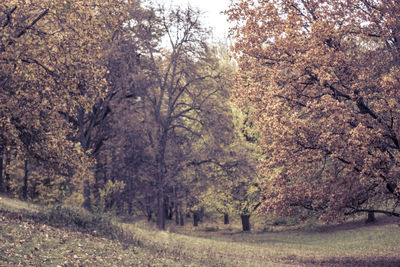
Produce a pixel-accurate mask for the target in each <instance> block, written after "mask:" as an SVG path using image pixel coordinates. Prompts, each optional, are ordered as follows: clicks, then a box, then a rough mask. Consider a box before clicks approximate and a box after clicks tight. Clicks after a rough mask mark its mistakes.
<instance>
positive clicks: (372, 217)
mask: <svg viewBox="0 0 400 267" xmlns="http://www.w3.org/2000/svg"><path fill="white" fill-rule="evenodd" d="M375 221H376V218H375V213H374V212H373V211H368V217H367V220H366V221H365V222H366V223H373V222H375Z"/></svg>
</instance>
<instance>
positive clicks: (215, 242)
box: [0, 196, 400, 267]
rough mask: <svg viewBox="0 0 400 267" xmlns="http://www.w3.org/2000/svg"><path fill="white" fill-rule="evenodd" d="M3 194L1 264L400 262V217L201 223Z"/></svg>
mask: <svg viewBox="0 0 400 267" xmlns="http://www.w3.org/2000/svg"><path fill="white" fill-rule="evenodd" d="M75 211H76V209H75V210H73V209H72V208H66V207H63V208H55V207H53V208H49V207H41V206H36V205H33V204H29V203H26V202H21V201H18V200H14V199H9V198H6V197H2V196H0V266H55V267H58V266H400V253H399V252H400V227H399V226H398V220H395V219H393V218H389V217H378V221H377V222H376V223H373V224H365V223H364V222H363V221H362V220H355V221H353V222H348V223H344V224H340V225H331V226H324V225H321V226H318V225H316V226H312V227H309V226H308V227H293V226H275V225H270V226H268V227H265V226H264V227H263V228H262V229H261V228H260V229H257V228H255V229H254V230H253V231H252V232H251V233H243V232H241V231H240V228H239V226H240V225H239V224H238V223H237V222H235V221H234V222H233V223H232V224H231V225H227V226H221V225H218V226H217V225H216V223H215V222H209V223H203V224H201V225H200V226H199V227H196V228H194V227H193V226H191V225H189V224H188V223H187V225H186V226H185V227H177V226H175V225H174V223H172V222H170V223H169V224H168V230H167V231H162V232H161V231H157V230H156V229H155V228H154V226H153V225H150V224H148V223H147V222H145V221H144V220H142V219H140V220H135V221H129V222H128V221H125V222H124V223H122V222H116V221H114V220H111V219H110V218H108V217H101V216H100V217H99V216H92V215H88V214H86V213H85V212H78V213H76V212H75Z"/></svg>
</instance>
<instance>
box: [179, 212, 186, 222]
mask: <svg viewBox="0 0 400 267" xmlns="http://www.w3.org/2000/svg"><path fill="white" fill-rule="evenodd" d="M179 225H180V226H184V225H185V216H183V212H182V211H181V210H180V211H179Z"/></svg>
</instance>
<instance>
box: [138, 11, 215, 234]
mask: <svg viewBox="0 0 400 267" xmlns="http://www.w3.org/2000/svg"><path fill="white" fill-rule="evenodd" d="M156 15H157V17H156V18H149V19H151V20H149V22H148V23H146V24H143V26H142V28H143V29H144V30H145V31H147V32H148V34H153V33H154V31H155V32H162V33H163V34H164V39H163V40H164V41H163V44H164V47H157V49H155V47H154V46H152V45H151V44H150V43H149V45H147V46H145V47H144V48H143V49H142V54H143V55H144V56H145V58H148V59H149V60H148V62H147V63H146V64H147V68H146V70H147V73H146V75H147V77H148V80H149V81H151V83H149V84H148V86H147V90H146V94H144V95H143V97H142V98H141V100H140V101H141V103H142V106H143V110H142V112H144V115H143V117H144V118H145V119H144V121H143V123H144V125H145V127H146V130H145V132H146V135H147V137H148V140H149V142H150V148H151V150H152V152H151V154H152V155H154V165H153V166H154V170H155V173H154V174H153V175H152V179H153V183H152V184H153V185H154V189H155V193H156V199H157V226H158V228H159V229H165V219H166V216H165V207H166V200H167V198H168V197H169V196H170V194H171V193H172V192H173V191H174V185H177V184H180V183H179V182H178V183H176V181H177V178H178V177H179V174H180V173H181V172H182V171H184V170H185V168H186V167H187V166H188V165H190V164H191V162H193V157H194V154H193V149H192V148H193V147H192V144H193V143H194V140H196V139H199V138H201V136H202V132H201V131H202V129H204V128H203V124H204V122H203V120H202V119H203V117H202V114H204V112H207V110H209V109H210V108H212V106H213V103H216V102H217V101H216V97H215V94H216V93H217V92H218V91H220V90H221V88H222V85H223V83H222V82H219V81H220V80H221V78H222V77H221V75H220V72H219V70H218V61H217V60H216V59H215V57H213V56H212V53H211V51H210V49H208V46H207V44H206V31H205V30H204V29H203V28H202V27H201V25H200V22H199V12H198V11H195V10H193V9H191V8H190V7H188V8H187V9H180V8H176V9H171V10H165V9H164V8H163V7H161V8H160V9H159V10H156Z"/></svg>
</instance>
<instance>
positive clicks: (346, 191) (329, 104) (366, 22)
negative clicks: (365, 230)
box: [227, 0, 400, 220]
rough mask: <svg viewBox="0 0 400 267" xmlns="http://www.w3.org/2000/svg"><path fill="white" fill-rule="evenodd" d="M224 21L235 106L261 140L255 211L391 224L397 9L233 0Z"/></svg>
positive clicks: (395, 177)
mask: <svg viewBox="0 0 400 267" xmlns="http://www.w3.org/2000/svg"><path fill="white" fill-rule="evenodd" d="M227 13H228V15H229V17H230V20H231V21H232V22H234V23H235V24H236V26H235V27H233V28H232V31H231V33H232V36H233V37H234V40H235V42H234V45H233V51H234V52H235V55H236V58H237V61H238V63H239V68H240V71H239V73H238V75H237V80H236V88H235V93H234V99H235V101H236V103H237V104H239V105H240V106H242V107H246V106H251V107H253V108H254V109H255V110H256V115H255V116H254V120H255V122H256V124H257V126H258V127H259V128H260V131H261V132H262V135H263V139H262V143H261V145H262V148H263V150H264V152H265V156H266V160H265V161H264V162H263V163H262V164H261V166H260V170H261V172H262V174H263V175H264V176H265V179H264V183H263V203H262V205H261V210H263V211H268V210H273V211H275V212H276V213H280V214H282V213H293V212H296V211H297V210H298V209H299V208H306V209H309V210H312V211H315V212H317V214H318V215H319V216H320V217H321V218H323V219H325V220H331V219H340V218H343V216H344V215H346V214H352V213H355V212H360V211H367V210H374V211H380V212H383V213H387V214H391V215H396V216H398V215H399V214H398V213H396V212H395V208H396V206H397V204H398V203H399V201H400V189H399V186H400V179H399V174H400V157H399V156H400V140H399V138H400V136H399V135H400V113H399V105H400V90H399V88H400V17H399V16H398V14H399V13H400V3H399V2H398V1H395V0H387V1H382V0H374V1H373V0H356V1H346V0H344V1H336V0H307V1H305V0H282V1H279V0H275V1H274V0H258V1H257V0H254V1H252V0H242V1H239V2H238V3H236V4H233V5H232V6H231V9H230V10H229V11H228V12H227ZM383 203H385V205H383Z"/></svg>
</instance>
